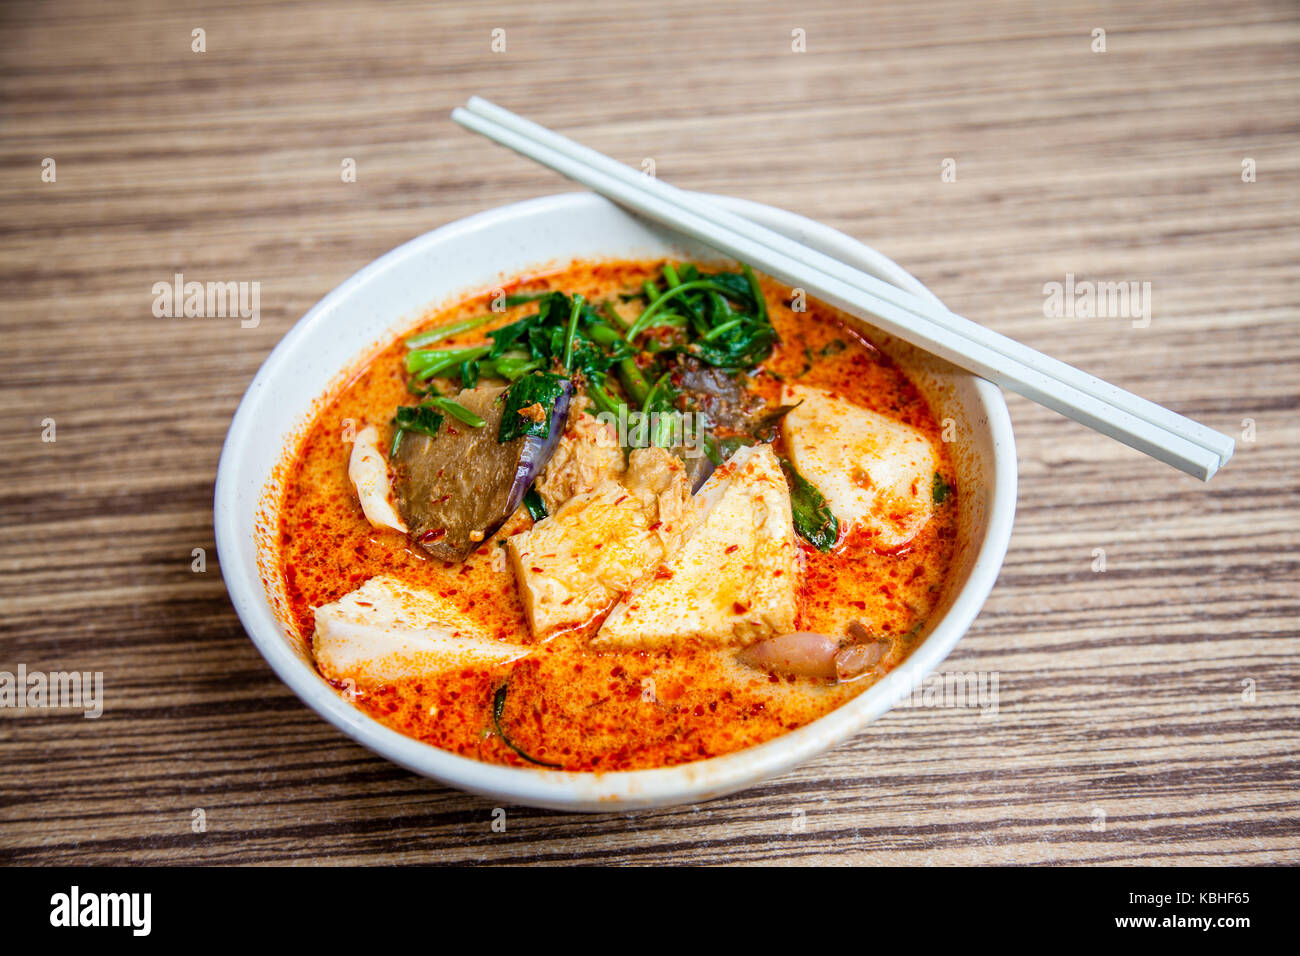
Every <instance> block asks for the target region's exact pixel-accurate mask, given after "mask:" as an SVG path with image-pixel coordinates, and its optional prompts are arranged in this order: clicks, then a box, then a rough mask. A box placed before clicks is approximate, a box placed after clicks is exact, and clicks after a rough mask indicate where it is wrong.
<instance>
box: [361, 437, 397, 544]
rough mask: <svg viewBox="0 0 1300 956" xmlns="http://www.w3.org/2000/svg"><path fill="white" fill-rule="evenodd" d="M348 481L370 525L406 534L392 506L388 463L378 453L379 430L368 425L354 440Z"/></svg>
mask: <svg viewBox="0 0 1300 956" xmlns="http://www.w3.org/2000/svg"><path fill="white" fill-rule="evenodd" d="M348 480H349V481H351V482H352V484H353V486H354V487H355V488H356V489H357V499H358V500H359V501H360V502H361V510H362V511H363V512H365V515H366V520H367V521H369V522H370V523H371V524H372V525H374V526H375V527H376V528H392V529H393V530H394V531H400V532H402V533H403V534H405V533H406V523H405V522H404V521H402V518H401V516H400V515H398V513H397V509H396V508H395V507H394V506H393V489H392V485H391V483H390V482H389V478H388V460H387V459H386V458H384V453H383V452H381V451H380V450H379V430H378V429H376V428H375V426H374V425H367V426H366V427H365V428H363V429H361V431H359V432H357V434H356V437H355V438H353V439H352V456H351V457H350V458H349V459H348Z"/></svg>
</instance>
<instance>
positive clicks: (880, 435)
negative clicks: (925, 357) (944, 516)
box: [781, 385, 937, 551]
mask: <svg viewBox="0 0 1300 956" xmlns="http://www.w3.org/2000/svg"><path fill="white" fill-rule="evenodd" d="M782 401H784V402H785V403H786V404H791V405H792V404H794V403H795V402H801V403H802V404H800V405H799V407H798V408H796V409H794V410H793V411H791V412H790V413H789V414H787V415H786V416H785V420H784V422H783V423H782V426H781V427H782V431H783V434H784V436H785V444H786V448H788V449H789V451H790V461H791V463H792V464H793V465H794V467H795V469H796V470H797V471H798V472H799V474H800V475H802V476H803V477H804V478H806V479H807V480H808V481H810V482H812V483H813V485H815V486H816V487H817V490H818V491H820V492H821V493H822V495H823V496H824V497H825V498H826V503H827V504H828V505H829V506H830V509H831V512H832V513H833V514H834V515H835V517H836V518H837V519H838V520H839V522H840V533H841V534H843V533H844V532H846V531H848V530H849V529H851V528H855V527H860V528H864V529H866V531H867V532H868V533H869V534H871V535H872V536H873V540H874V544H875V546H876V547H877V548H879V549H880V550H882V551H889V550H893V549H895V548H898V547H901V546H902V545H904V544H906V543H907V542H908V541H910V540H912V538H914V537H915V536H916V534H917V532H918V531H920V530H921V529H922V528H923V527H925V524H926V522H927V521H929V520H930V515H931V513H932V512H933V511H934V499H933V497H932V488H933V482H934V473H935V469H936V466H937V456H936V455H935V451H934V447H933V446H932V444H931V443H930V440H929V439H928V438H926V436H925V435H923V434H921V432H919V431H917V430H916V429H915V428H912V427H911V426H910V425H905V424H903V423H902V422H897V421H894V420H893V419H892V418H886V417H885V416H884V415H880V414H877V413H876V412H873V411H869V410H868V409H865V408H862V407H861V406H858V405H854V404H853V403H852V402H847V401H844V400H843V399H840V398H837V397H835V396H833V395H831V394H829V393H827V392H825V391H823V390H821V389H818V388H810V387H807V386H799V385H796V386H787V387H786V388H785V389H784V394H783V396H782Z"/></svg>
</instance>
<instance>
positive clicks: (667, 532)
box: [506, 448, 691, 639]
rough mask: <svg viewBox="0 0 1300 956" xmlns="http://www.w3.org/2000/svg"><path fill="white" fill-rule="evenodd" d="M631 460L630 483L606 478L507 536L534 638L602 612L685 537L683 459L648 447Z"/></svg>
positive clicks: (687, 495)
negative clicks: (526, 529) (518, 532)
mask: <svg viewBox="0 0 1300 956" xmlns="http://www.w3.org/2000/svg"><path fill="white" fill-rule="evenodd" d="M620 454H621V453H620ZM631 462H632V467H631V469H630V472H629V474H630V475H631V476H632V479H633V480H632V481H631V483H630V484H627V485H625V484H624V483H623V482H621V481H618V480H616V479H614V478H606V479H604V480H603V481H601V482H600V484H599V485H597V487H595V488H594V489H592V490H591V491H586V492H581V493H579V494H576V495H574V496H573V497H571V498H570V499H569V500H568V501H565V502H564V503H563V504H562V505H560V507H559V508H558V509H557V510H556V511H554V512H552V513H551V515H550V516H549V517H546V518H544V519H542V520H541V521H539V522H538V523H537V524H536V525H534V526H533V528H532V529H531V530H529V531H525V532H522V533H520V534H516V535H513V536H511V537H510V538H509V540H508V541H507V544H506V548H507V551H508V553H509V557H510V562H511V565H512V566H513V568H514V571H515V578H516V580H517V581H518V583H519V592H520V595H521V596H522V598H523V602H524V610H525V611H526V613H527V614H528V619H529V623H530V625H531V627H532V632H533V636H534V637H536V638H538V639H544V638H546V637H549V636H553V635H554V634H555V633H557V632H558V631H561V630H565V629H568V628H572V627H578V626H581V625H584V624H586V623H588V622H589V621H591V620H592V619H593V618H594V617H596V616H597V615H599V614H602V613H604V612H605V611H606V610H608V609H609V607H610V606H611V605H612V604H613V603H614V602H615V601H616V600H617V599H618V597H619V596H620V595H621V594H622V593H623V592H624V591H626V590H627V589H628V588H629V587H631V586H632V584H633V582H635V581H636V580H637V579H638V578H640V577H641V576H643V575H644V574H645V573H646V572H647V571H649V570H650V569H651V568H653V567H655V566H656V565H657V564H658V563H659V562H660V561H662V560H663V557H664V553H665V550H666V549H668V548H670V547H673V546H674V545H675V543H676V542H678V541H679V540H680V538H681V534H682V531H683V529H682V527H681V524H682V521H683V520H685V519H687V518H689V516H690V514H691V509H690V507H689V504H688V503H689V500H690V491H689V490H688V488H687V487H686V474H685V468H684V466H683V465H682V463H681V461H680V460H679V459H677V458H675V457H674V456H672V455H671V454H669V453H668V452H666V451H664V450H663V449H661V448H646V449H637V450H636V451H634V452H633V453H632V460H631Z"/></svg>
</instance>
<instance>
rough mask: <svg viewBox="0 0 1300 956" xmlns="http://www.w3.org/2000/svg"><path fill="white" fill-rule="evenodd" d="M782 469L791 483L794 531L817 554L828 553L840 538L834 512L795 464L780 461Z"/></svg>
mask: <svg viewBox="0 0 1300 956" xmlns="http://www.w3.org/2000/svg"><path fill="white" fill-rule="evenodd" d="M781 470H782V471H784V472H785V478H786V481H788V482H789V483H790V510H791V513H792V514H793V516H794V530H795V531H797V532H798V533H799V537H801V538H803V539H804V540H805V541H807V542H808V543H809V544H811V545H812V546H813V547H814V548H816V549H817V550H818V551H829V550H830V549H831V548H833V547H834V546H835V542H836V541H838V540H839V537H840V523H839V521H838V520H837V519H836V517H835V515H834V514H832V513H831V509H830V507H829V506H828V505H827V504H826V499H825V498H824V497H822V493H821V492H820V491H818V490H817V488H816V487H815V486H814V485H813V484H812V482H810V481H808V480H807V479H806V478H804V477H803V476H802V475H800V474H799V472H797V471H795V470H794V465H792V464H790V462H789V461H787V460H786V459H784V458H782V459H781Z"/></svg>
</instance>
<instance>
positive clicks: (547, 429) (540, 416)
mask: <svg viewBox="0 0 1300 956" xmlns="http://www.w3.org/2000/svg"><path fill="white" fill-rule="evenodd" d="M564 381H565V380H564V379H562V378H560V376H558V375H552V374H551V373H550V372H533V373H531V374H529V375H525V376H524V377H523V378H521V379H519V381H517V382H515V383H514V384H513V385H511V386H510V388H509V389H507V390H506V394H505V413H504V414H503V415H502V416H501V430H500V431H499V432H498V433H497V441H499V442H501V443H502V444H505V443H506V442H508V441H514V440H515V439H516V438H520V437H522V436H524V435H532V436H534V437H536V438H546V437H548V436H549V435H550V434H551V410H552V409H553V408H554V407H555V403H556V401H557V400H558V399H559V397H560V396H561V395H562V394H563V393H564ZM534 406H540V410H539V411H534V410H533V409H534ZM521 413H523V414H521Z"/></svg>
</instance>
